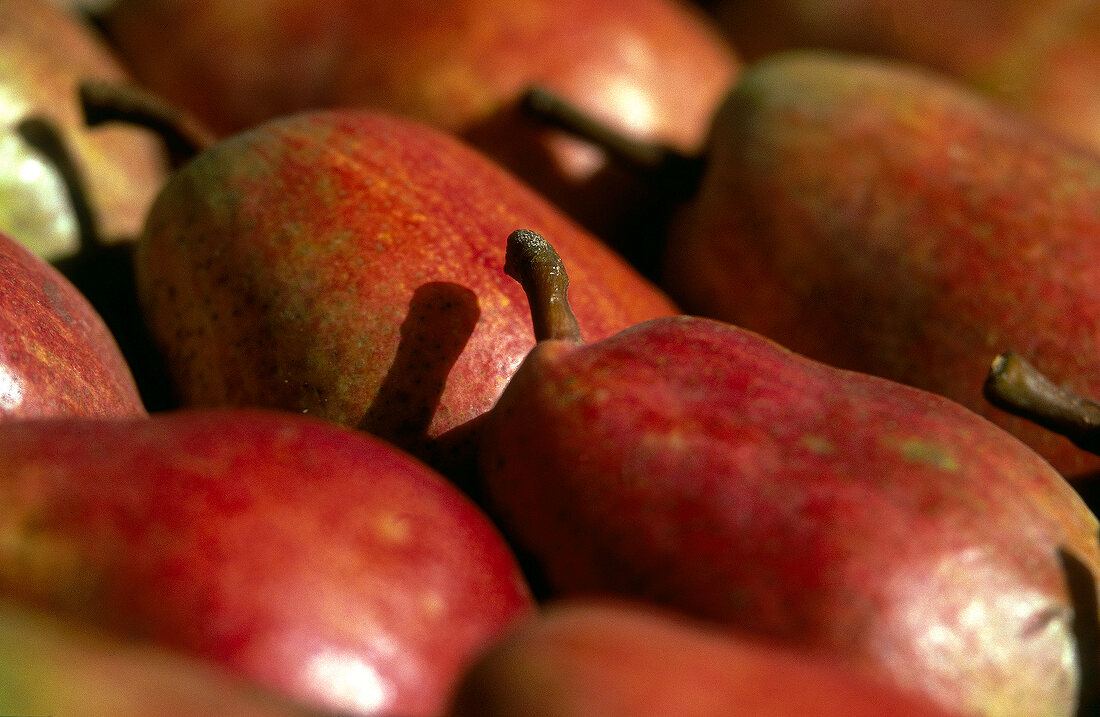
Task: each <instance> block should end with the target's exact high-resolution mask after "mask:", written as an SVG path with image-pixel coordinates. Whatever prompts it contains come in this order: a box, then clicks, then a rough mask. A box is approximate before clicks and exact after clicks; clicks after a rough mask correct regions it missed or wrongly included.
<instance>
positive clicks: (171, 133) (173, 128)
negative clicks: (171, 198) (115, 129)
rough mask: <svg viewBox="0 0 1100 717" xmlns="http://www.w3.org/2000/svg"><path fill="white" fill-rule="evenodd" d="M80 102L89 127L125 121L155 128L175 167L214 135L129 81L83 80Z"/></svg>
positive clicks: (199, 150)
mask: <svg viewBox="0 0 1100 717" xmlns="http://www.w3.org/2000/svg"><path fill="white" fill-rule="evenodd" d="M79 91H80V104H81V107H82V108H83V110H84V121H85V122H86V123H87V124H88V126H89V127H94V126H96V125H100V124H104V123H107V122H125V123H128V124H133V125H137V126H140V127H146V128H148V129H150V130H152V131H153V132H156V133H157V134H158V135H159V136H160V137H161V140H162V141H163V142H164V144H165V147H166V148H167V149H168V154H169V157H170V158H171V161H172V165H173V166H174V167H179V166H180V165H182V164H183V163H185V162H187V161H188V160H190V159H191V158H192V157H194V156H195V155H196V154H198V153H199V152H201V151H203V150H204V149H206V148H207V147H209V146H210V145H212V144H213V143H214V142H215V140H216V137H215V136H214V134H213V133H212V132H210V131H209V130H208V129H207V128H206V127H205V126H203V124H202V123H201V122H199V121H198V119H196V118H195V117H193V116H191V115H190V114H188V113H187V112H184V111H183V110H181V109H180V108H178V107H176V106H174V105H172V104H170V103H169V102H168V101H166V100H165V99H163V98H162V97H160V96H159V95H156V94H154V93H153V92H151V91H149V90H147V89H144V88H142V87H139V86H137V85H133V84H127V83H120V82H108V81H105V80H85V81H84V82H81V83H80V87H79Z"/></svg>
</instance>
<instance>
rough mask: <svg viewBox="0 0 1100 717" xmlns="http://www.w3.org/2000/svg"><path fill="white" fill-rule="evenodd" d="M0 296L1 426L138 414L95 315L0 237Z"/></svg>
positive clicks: (43, 266)
mask: <svg viewBox="0 0 1100 717" xmlns="http://www.w3.org/2000/svg"><path fill="white" fill-rule="evenodd" d="M0 297H3V302H2V303H0V423H3V422H6V421H10V420H12V419H24V418H34V417H44V416H101V417H124V416H142V415H144V414H145V408H144V406H143V405H142V402H141V397H140V396H139V394H138V389H137V385H136V384H135V383H134V377H133V374H132V373H131V372H130V368H129V366H127V364H126V361H125V360H124V359H123V356H122V353H121V352H120V351H119V348H118V344H117V343H116V342H115V339H114V337H113V336H112V335H111V333H110V331H108V329H107V327H106V325H105V324H104V323H103V319H102V318H101V317H100V316H99V314H98V313H96V310H95V309H94V308H93V307H92V305H91V304H89V303H88V300H87V299H86V298H85V297H84V295H83V294H81V293H80V292H79V291H77V290H76V288H74V287H73V285H72V284H71V283H69V281H68V280H67V279H66V278H65V277H64V276H62V275H61V274H60V273H59V272H58V271H57V270H56V269H54V268H53V267H52V266H50V265H49V264H47V263H46V262H45V261H44V260H42V259H41V258H39V257H38V256H36V255H34V254H32V253H31V251H30V250H29V249H27V248H26V247H24V246H23V245H22V244H20V243H19V242H17V241H15V240H14V239H12V238H11V237H9V236H7V235H5V234H3V233H0Z"/></svg>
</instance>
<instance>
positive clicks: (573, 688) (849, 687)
mask: <svg viewBox="0 0 1100 717" xmlns="http://www.w3.org/2000/svg"><path fill="white" fill-rule="evenodd" d="M447 714H448V715H449V717H529V716H530V715H539V716H540V717H574V716H576V715H584V716H585V717H618V716H620V715H675V716H676V717H729V716H730V715H751V716H752V717H805V716H806V715H814V716H815V717H884V716H885V715H889V717H948V715H949V713H948V712H946V711H944V710H942V709H939V708H937V707H936V706H935V705H933V704H932V703H931V702H929V701H927V700H922V699H920V698H918V697H916V696H914V695H910V694H908V693H906V692H902V691H900V690H898V689H896V688H893V687H890V686H887V685H883V684H879V683H878V682H875V681H873V680H870V679H868V678H867V677H866V676H864V675H859V674H856V673H854V672H853V671H851V670H848V669H845V668H842V667H840V666H838V665H836V664H833V663H832V662H831V661H830V660H829V659H828V658H825V657H822V656H821V655H812V654H808V653H806V652H803V651H799V650H794V649H790V648H788V647H786V646H779V645H777V644H774V643H769V642H764V641H761V640H758V639H752V638H746V637H745V636H743V635H736V636H735V635H731V634H728V633H727V632H724V631H719V629H718V628H717V627H716V626H715V625H713V624H709V623H703V622H700V621H696V620H691V619H688V618H685V617H684V616H682V615H679V614H676V613H672V612H669V611H664V610H658V609H654V608H652V607H650V606H643V605H641V604H636V603H631V602H622V601H609V600H576V599H574V600H567V601H562V602H558V603H554V604H551V605H549V606H547V607H546V608H545V609H544V611H543V612H541V613H540V614H538V615H536V616H533V617H532V618H530V619H528V620H526V621H524V622H523V623H522V624H520V625H518V626H517V627H516V629H515V630H513V631H512V632H511V633H510V634H508V635H507V636H506V637H504V638H503V639H501V640H499V641H498V642H496V643H495V644H494V645H492V646H491V647H490V648H489V649H488V650H486V652H485V653H484V654H482V655H481V656H480V657H479V658H478V660H477V661H476V662H475V663H474V664H473V665H472V666H471V667H470V668H469V669H468V670H467V671H466V674H465V675H464V676H463V678H462V680H461V682H460V684H459V687H458V689H457V691H456V696H455V699H454V700H453V704H452V705H451V708H450V711H449V712H448V713H447ZM950 714H961V713H950Z"/></svg>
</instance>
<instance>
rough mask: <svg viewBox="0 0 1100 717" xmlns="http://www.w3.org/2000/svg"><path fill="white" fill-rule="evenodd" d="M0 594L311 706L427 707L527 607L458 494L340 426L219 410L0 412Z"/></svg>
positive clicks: (510, 566)
mask: <svg viewBox="0 0 1100 717" xmlns="http://www.w3.org/2000/svg"><path fill="white" fill-rule="evenodd" d="M0 504H3V505H4V506H6V507H5V511H4V515H3V518H2V519H0V534H2V535H3V540H2V541H0V544H2V546H3V548H2V549H0V589H2V590H3V591H4V592H5V593H6V594H8V595H17V596H20V597H22V598H25V599H30V600H34V601H36V602H38V603H42V604H46V605H51V606H53V607H55V608H61V609H64V610H66V611H68V612H69V613H72V614H76V615H79V616H80V617H82V618H85V619H92V620H94V621H96V622H98V623H100V624H104V625H107V626H109V627H111V628H112V629H118V630H122V631H124V632H126V633H130V634H135V635H140V636H143V637H147V638H151V639H153V640H155V641H157V642H160V643H163V644H166V645H168V646H171V647H174V648H177V649H182V650H184V651H186V652H189V653H192V654H196V655H199V656H201V657H203V658H205V659H209V660H213V661H216V662H218V663H220V664H222V665H223V666H225V668H226V669H228V670H229V671H230V672H232V673H234V674H237V675H240V676H243V677H246V678H248V679H251V680H255V681H257V682H259V683H261V684H264V685H267V686H268V687H270V688H273V689H275V690H279V691H283V692H285V693H288V694H291V695H294V696H297V697H299V698H302V699H305V700H307V701H309V702H312V703H314V704H318V705H322V706H327V707H329V708H331V709H340V710H347V711H351V712H362V713H369V714H397V715H433V714H435V713H436V712H437V710H438V709H439V708H440V706H441V703H442V700H443V699H444V697H445V695H446V692H447V690H448V689H449V688H450V684H451V682H452V681H453V680H454V679H455V677H456V676H457V674H458V671H459V670H460V669H461V667H462V666H463V665H464V664H465V661H466V660H468V659H469V658H470V657H471V655H472V654H473V653H474V651H476V650H478V649H480V647H481V646H482V644H483V643H485V642H486V641H488V640H490V639H492V638H494V637H496V636H497V635H498V634H499V633H500V632H501V631H502V630H503V629H504V628H505V627H506V626H508V625H510V624H511V623H512V622H513V621H514V620H515V619H517V618H518V617H519V616H521V615H523V614H525V613H526V612H527V611H528V610H529V609H531V598H530V595H529V592H528V590H527V587H526V584H525V582H524V579H523V577H522V575H521V574H520V572H519V570H518V567H517V565H516V562H515V560H514V559H513V556H512V554H511V552H510V551H509V549H508V547H507V546H506V544H505V543H504V542H503V540H502V539H501V537H500V535H499V533H498V532H497V531H496V529H495V528H494V527H493V525H492V524H491V523H490V522H489V521H488V520H487V519H486V518H485V516H484V515H483V514H482V512H481V511H480V510H478V509H477V508H476V506H474V504H473V503H471V502H470V501H469V500H468V499H466V498H465V497H464V496H463V495H462V494H461V493H459V492H458V491H457V490H456V489H455V488H454V487H453V486H451V485H450V484H449V483H447V482H446V481H445V480H444V479H443V478H442V477H441V476H439V475H438V474H436V473H434V472H433V471H431V470H429V469H428V468H427V467H426V466H424V465H423V464H421V463H419V462H418V461H415V460H414V459H412V458H411V457H409V456H408V455H406V454H404V453H401V452H400V451H397V450H395V449H394V448H393V447H392V446H390V445H388V444H386V443H384V442H382V441H379V440H377V439H375V438H373V437H371V436H367V435H364V434H361V433H358V432H355V431H349V430H347V429H343V428H340V427H338V426H333V425H331V424H329V423H326V422H324V421H318V420H315V419H307V418H303V417H300V416H294V415H290V414H285V413H277V412H261V411H257V410H254V409H253V410H243V409H226V410H212V411H201V412H179V413H166V414H158V415H156V416H153V417H151V418H148V419H142V420H129V421H124V420H120V421H90V420H67V421H66V420H55V421H25V422H20V423H12V424H7V425H4V426H2V427H0Z"/></svg>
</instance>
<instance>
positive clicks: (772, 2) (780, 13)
mask: <svg viewBox="0 0 1100 717" xmlns="http://www.w3.org/2000/svg"><path fill="white" fill-rule="evenodd" d="M712 11H713V13H714V17H715V22H716V23H717V24H718V25H719V26H720V27H722V28H723V30H724V31H725V32H726V33H727V35H728V36H729V37H730V39H731V40H732V41H733V42H734V44H735V45H736V46H737V48H738V50H739V51H740V52H741V53H742V54H743V55H744V56H745V57H746V58H750V59H752V60H755V59H759V58H761V57H764V56H765V55H767V54H771V53H774V52H777V51H782V50H789V49H794V48H809V47H813V48H829V49H833V50H842V51H846V52H859V53H866V54H874V55H877V56H881V57H890V58H895V59H900V60H905V61H909V62H914V63H917V64H920V65H923V66H925V67H930V68H932V69H934V70H937V71H939V72H943V73H945V74H947V75H951V76H952V77H955V78H958V79H959V80H960V81H961V82H963V83H965V84H967V85H968V86H969V87H972V88H974V89H975V90H976V91H978V92H981V93H982V94H984V95H985V96H987V97H989V98H990V99H991V100H993V101H995V102H998V103H999V104H1002V105H1004V106H1006V107H1010V108H1012V109H1014V110H1016V111H1019V112H1022V113H1024V114H1027V115H1028V116H1030V117H1031V118H1032V119H1034V120H1035V121H1036V122H1039V123H1042V124H1045V125H1047V126H1049V127H1051V128H1052V129H1054V130H1056V131H1058V132H1060V133H1062V134H1065V135H1066V136H1067V137H1071V138H1073V139H1074V140H1075V141H1078V142H1081V143H1083V144H1086V145H1088V146H1090V147H1092V148H1094V149H1096V148H1100V92H1097V89H1096V88H1097V86H1098V85H1100V49H1098V48H1100V45H1098V40H1100V5H1098V4H1097V3H1095V2H1092V1H1091V0H919V1H918V0H814V2H804V1H803V0H766V1H761V0H718V2H716V3H714V7H713V8H712ZM930 18H935V20H934V21H931V22H930V21H929V20H930Z"/></svg>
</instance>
